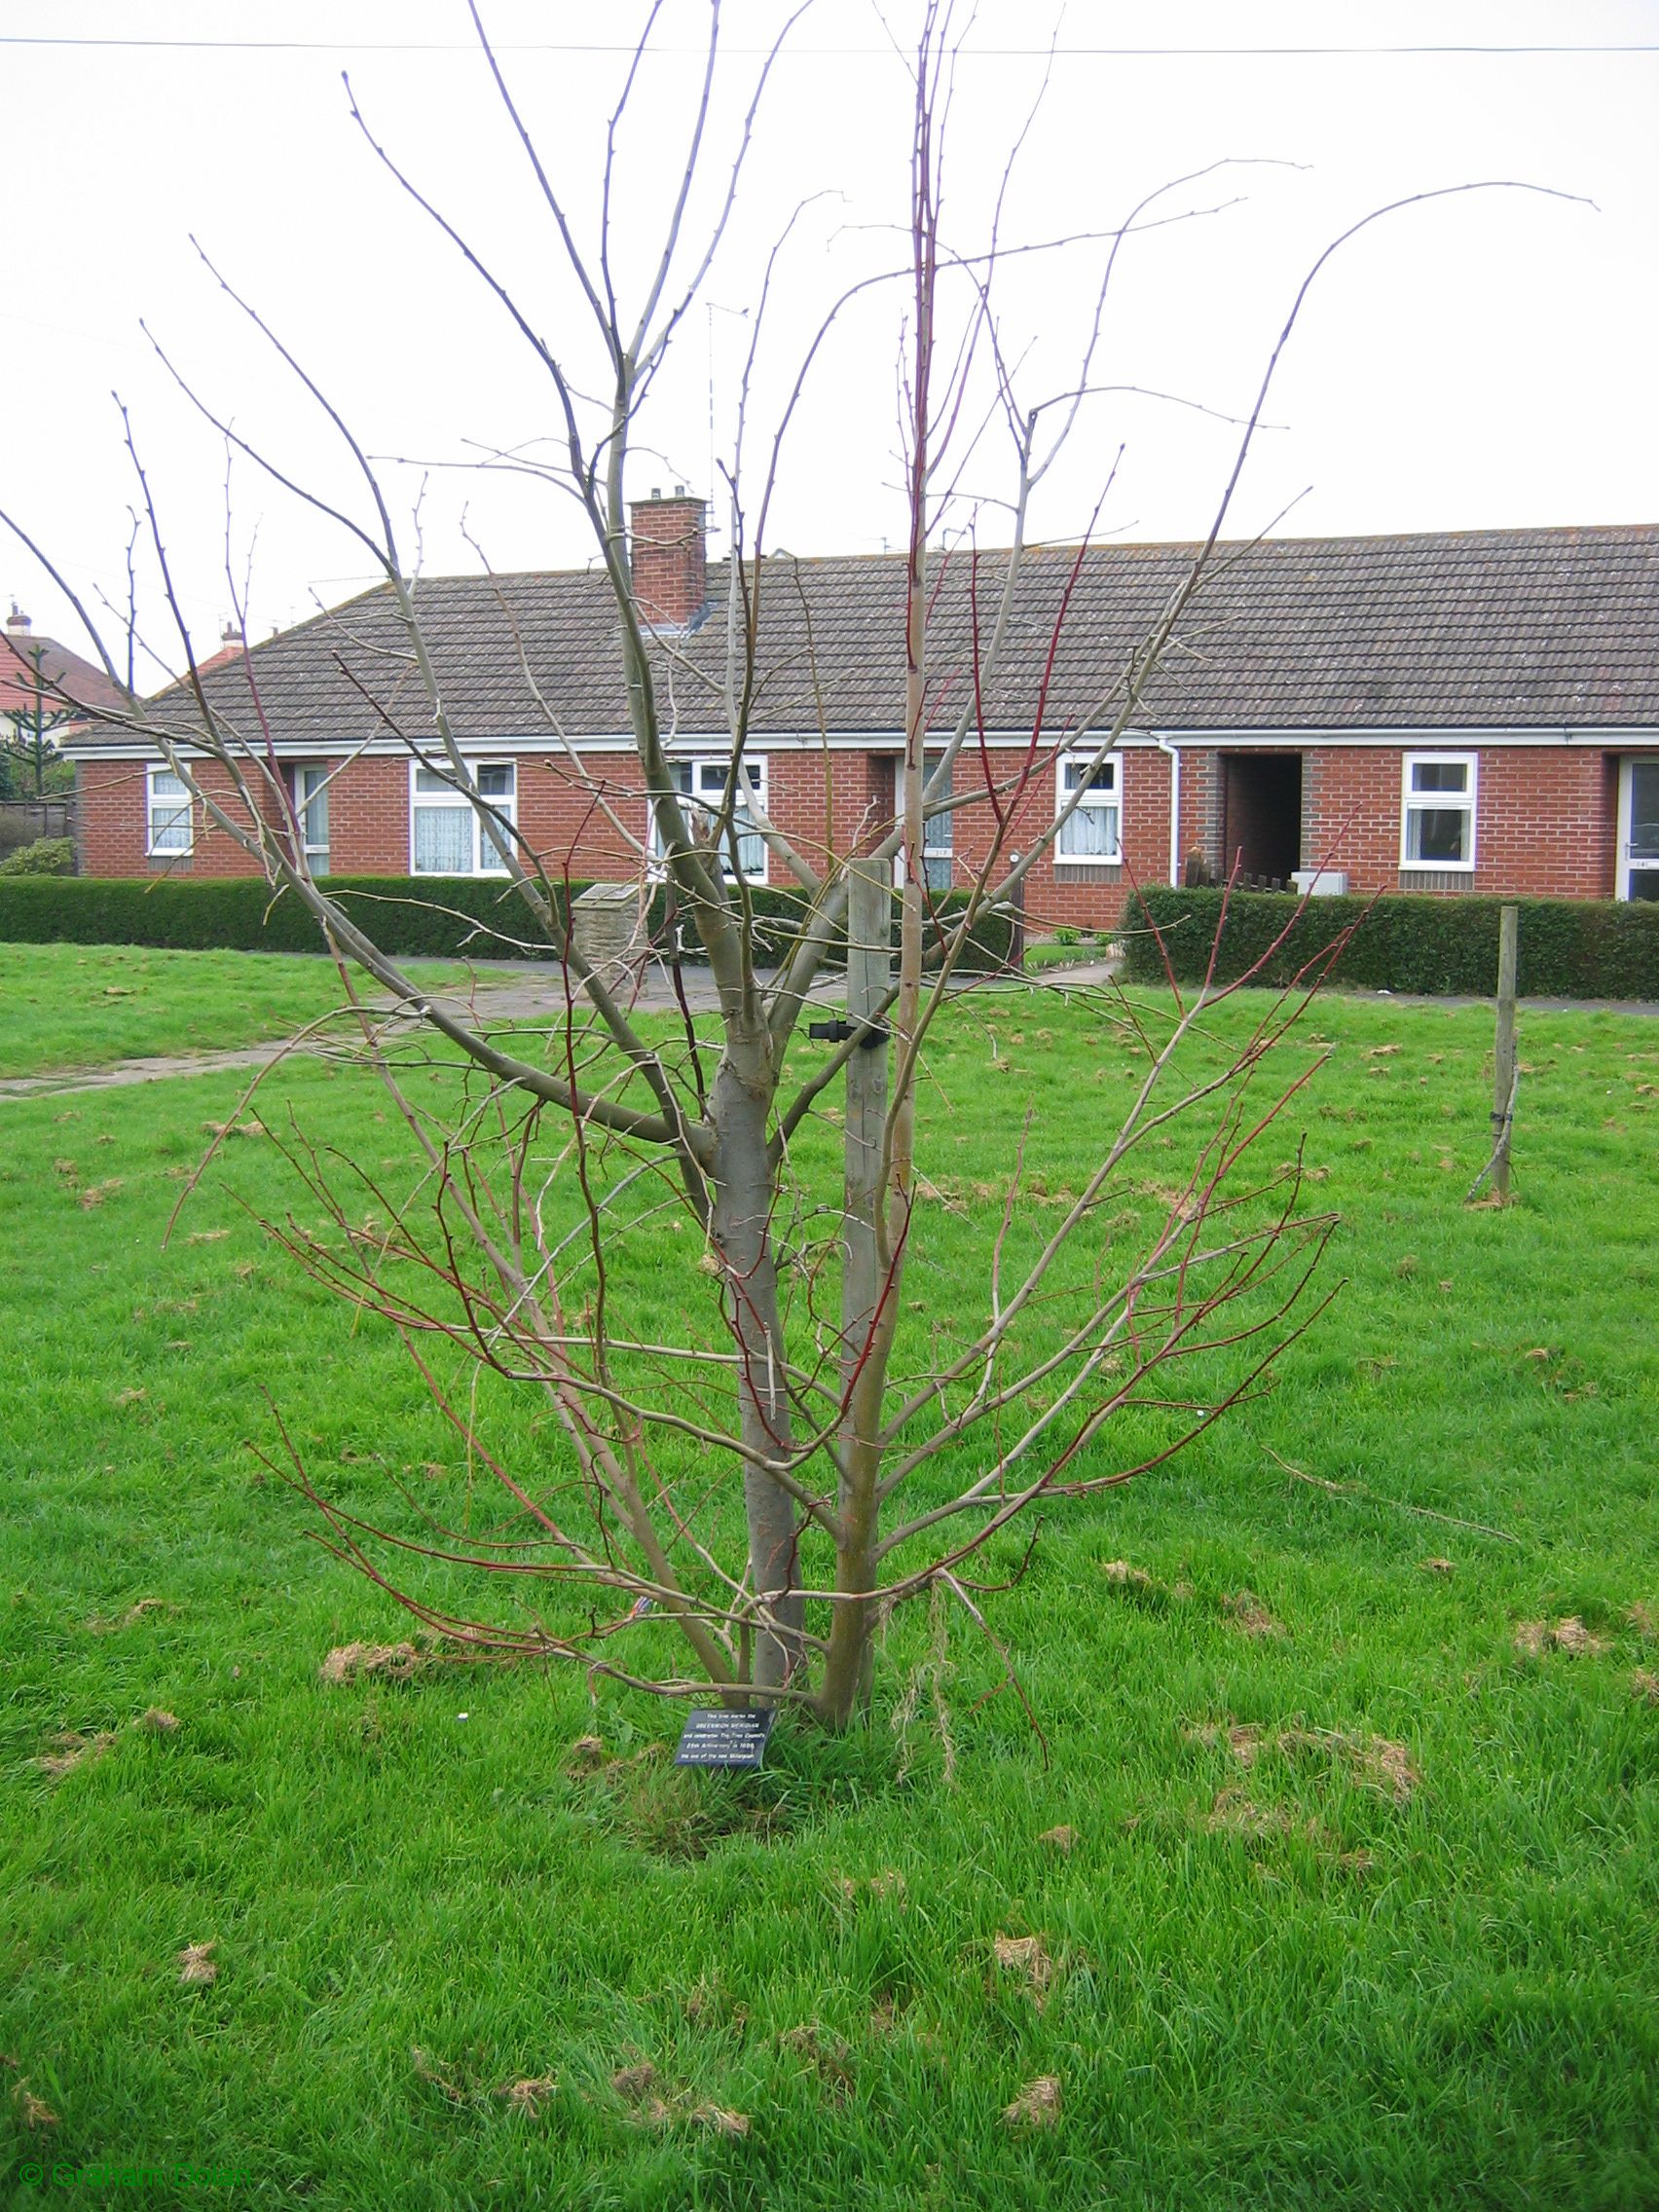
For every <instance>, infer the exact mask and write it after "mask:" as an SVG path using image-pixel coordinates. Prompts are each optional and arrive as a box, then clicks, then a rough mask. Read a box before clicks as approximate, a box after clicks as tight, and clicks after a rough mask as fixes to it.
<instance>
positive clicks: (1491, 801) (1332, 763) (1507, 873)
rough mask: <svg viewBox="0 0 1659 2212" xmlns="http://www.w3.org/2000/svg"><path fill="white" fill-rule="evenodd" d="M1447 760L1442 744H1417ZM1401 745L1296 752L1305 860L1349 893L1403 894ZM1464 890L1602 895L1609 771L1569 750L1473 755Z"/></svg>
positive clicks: (1613, 801)
mask: <svg viewBox="0 0 1659 2212" xmlns="http://www.w3.org/2000/svg"><path fill="white" fill-rule="evenodd" d="M1413 750H1419V751H1425V752H1426V751H1439V752H1452V751H1455V750H1456V748H1454V747H1451V746H1441V747H1420V748H1414V749H1413ZM1404 756H1405V749H1402V750H1401V751H1400V752H1398V753H1396V752H1393V751H1392V750H1388V749H1384V748H1383V747H1380V746H1379V747H1370V746H1365V747H1361V746H1353V747H1339V746H1326V747H1322V748H1318V749H1316V750H1310V751H1309V753H1308V755H1307V756H1305V758H1306V765H1305V768H1304V786H1303V809H1304V827H1303V848H1302V849H1303V861H1304V865H1305V866H1314V865H1315V864H1316V863H1318V862H1320V861H1326V860H1328V861H1329V865H1332V866H1337V867H1343V868H1346V870H1347V874H1348V880H1349V884H1350V886H1351V888H1352V889H1354V890H1355V891H1365V892H1371V891H1397V890H1399V888H1400V798H1401V781H1402V777H1403V774H1404V768H1403V761H1404ZM1476 756H1477V761H1478V769H1477V778H1476V792H1475V867H1474V873H1473V876H1472V877H1471V878H1469V879H1467V887H1468V889H1470V890H1471V891H1475V892H1485V893H1490V894H1493V895H1497V896H1514V897H1519V898H1533V899H1610V898H1611V897H1612V895H1613V888H1614V885H1613V868H1614V856H1615V849H1616V836H1615V831H1616V824H1617V791H1618V763H1617V760H1616V758H1614V757H1613V756H1611V755H1607V754H1604V753H1601V752H1599V751H1592V750H1591V749H1590V748H1588V747H1583V748H1581V747H1578V746H1566V745H1564V746H1559V747H1557V746H1509V747H1502V746H1492V747H1483V748H1479V749H1476Z"/></svg>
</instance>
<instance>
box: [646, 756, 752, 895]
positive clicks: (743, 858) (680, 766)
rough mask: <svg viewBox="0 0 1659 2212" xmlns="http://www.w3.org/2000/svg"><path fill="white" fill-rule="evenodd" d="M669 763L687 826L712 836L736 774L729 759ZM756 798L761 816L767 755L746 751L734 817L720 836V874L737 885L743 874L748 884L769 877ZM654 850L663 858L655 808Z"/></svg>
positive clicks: (694, 832)
mask: <svg viewBox="0 0 1659 2212" xmlns="http://www.w3.org/2000/svg"><path fill="white" fill-rule="evenodd" d="M670 766H671V768H672V770H673V774H674V788H675V790H676V791H677V792H679V793H680V794H681V800H682V807H683V811H684V815H685V826H686V828H687V829H688V830H690V832H691V834H692V836H694V837H697V838H702V839H710V838H712V837H713V836H714V834H715V825H716V822H717V820H718V818H719V810H720V805H721V803H722V801H723V800H724V797H725V788H726V778H727V776H728V775H729V774H730V773H731V762H730V760H729V759H725V760H722V759H719V758H716V757H712V756H711V757H709V758H706V759H699V760H675V761H672V762H671V763H670ZM745 784H747V786H748V791H747V792H746V791H745V790H744V785H745ZM751 802H753V804H754V805H755V806H756V807H757V808H758V809H759V811H760V812H761V813H762V814H763V813H764V812H765V811H766V760H765V756H764V755H755V754H746V755H745V756H744V762H743V774H742V776H741V777H740V778H739V781H738V790H737V802H736V805H735V806H734V807H733V809H732V817H733V819H732V821H731V824H730V825H729V826H728V828H727V830H726V832H725V834H724V835H723V836H722V837H721V838H720V840H719V852H720V873H721V875H722V876H723V877H724V879H725V880H726V882H727V883H735V882H736V881H737V880H738V877H739V876H740V875H741V877H742V878H743V880H744V882H745V883H764V882H765V880H766V840H765V838H764V837H762V836H761V834H760V832H759V830H756V829H755V828H754V827H753V825H752V817H751V814H750V805H751ZM734 833H735V835H734ZM734 842H735V844H736V847H737V865H736V866H735V867H734V866H733V865H732V846H733V843H734ZM651 851H652V853H653V855H654V856H655V857H656V858H657V859H658V860H660V859H661V858H662V843H661V840H660V838H659V836H658V834H657V822H656V815H655V813H654V811H653V813H652V816H651Z"/></svg>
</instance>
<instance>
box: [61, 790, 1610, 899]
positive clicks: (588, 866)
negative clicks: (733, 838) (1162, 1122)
mask: <svg viewBox="0 0 1659 2212" xmlns="http://www.w3.org/2000/svg"><path fill="white" fill-rule="evenodd" d="M1442 750H1452V749H1451V748H1443V749H1442ZM766 758H767V776H768V784H767V798H768V804H769V806H770V808H771V811H772V814H773V817H774V819H775V820H776V821H777V823H778V825H779V827H780V829H782V830H785V831H786V832H787V833H788V834H789V835H791V836H792V837H793V839H794V840H795V841H796V843H797V844H798V846H799V848H800V850H801V851H802V852H803V853H804V854H805V855H806V857H807V858H808V859H809V860H810V861H811V862H812V863H813V864H814V865H815V866H817V865H819V864H821V863H822V861H823V859H824V857H825V852H826V846H827V843H828V844H829V845H830V846H832V847H833V849H834V850H835V851H836V852H837V853H845V852H847V851H849V850H851V849H852V848H853V846H854V845H855V843H857V842H864V843H868V842H869V841H870V840H871V839H872V838H874V837H875V836H877V835H879V834H880V832H881V830H883V828H884V827H885V826H886V824H887V823H888V822H889V821H890V820H891V817H892V810H893V805H894V771H893V758H892V756H890V755H888V756H882V755H872V754H868V753H864V752H857V751H835V752H832V753H830V754H828V755H826V754H825V753H824V752H823V751H822V750H818V749H811V750H802V751H798V752H797V751H784V750H774V751H771V752H769V753H768V754H767V756H766ZM1401 760H1402V754H1401V753H1400V752H1396V751H1394V750H1393V749H1391V748H1383V747H1371V746H1364V747H1361V746H1354V747H1341V746H1325V747H1309V748H1308V749H1307V750H1306V751H1305V753H1304V755H1303V836H1302V860H1303V865H1304V866H1314V865H1315V864H1316V863H1321V862H1322V863H1324V864H1325V865H1327V866H1335V867H1340V868H1346V871H1347V874H1348V877H1349V881H1350V883H1351V885H1352V887H1353V888H1354V889H1355V890H1357V891H1365V892H1370V891H1378V890H1384V891H1385V890H1397V889H1398V888H1399V885H1400V866H1399V852H1400V783H1401V772H1402V770H1401ZM144 765H145V764H144V762H143V761H142V760H141V759H140V760H134V761H132V762H127V761H109V760H89V761H85V762H83V763H82V764H81V768H80V787H79V788H80V834H81V843H82V866H84V868H85V869H86V871H87V873H88V874H90V875H143V874H145V873H149V872H157V871H160V870H161V869H162V868H163V867H164V866H169V864H165V863H162V862H152V861H151V860H150V859H149V858H148V857H147V856H146V854H145V851H144V842H145V827H144V798H145V786H144ZM992 767H993V773H994V775H995V776H996V778H997V780H998V782H999V784H1003V783H1006V782H1007V781H1008V780H1009V779H1010V778H1012V777H1014V776H1016V774H1017V772H1018V767H1019V756H1018V755H1017V754H1015V753H1013V752H1012V751H1010V752H1002V751H999V752H998V753H996V754H994V755H993V756H992ZM201 774H202V776H203V782H204V784H206V786H207V788H209V789H213V790H216V791H220V792H223V793H225V794H226V797H227V801H228V803H230V804H231V805H232V806H233V808H240V801H238V800H235V799H234V798H233V796H232V793H231V786H230V780H229V778H228V777H227V776H226V775H225V773H224V771H223V770H221V769H218V768H216V767H215V766H214V765H213V764H212V763H210V762H208V763H204V764H203V768H202V770H201ZM979 777H980V770H979V764H978V756H977V752H976V751H975V750H974V749H973V748H972V747H969V748H965V750H964V752H963V754H962V756H960V759H959V763H958V768H957V776H956V790H957V793H958V795H959V796H961V797H963V798H965V799H966V798H967V794H969V793H972V792H973V791H974V790H975V789H976V786H977V783H978V781H979ZM1181 778H1182V786H1181V835H1180V855H1181V858H1182V859H1183V860H1184V859H1185V857H1186V856H1187V855H1188V854H1190V853H1193V852H1200V853H1202V854H1203V855H1204V856H1205V858H1206V859H1207V861H1208V863H1209V865H1210V866H1211V867H1212V868H1217V869H1219V868H1220V867H1221V866H1222V865H1223V855H1222V854H1221V852H1220V850H1219V843H1220V810H1221V802H1220V764H1219V759H1218V756H1217V755H1216V754H1215V753H1213V752H1209V751H1198V750H1195V749H1189V748H1186V747H1183V749H1182V754H1181ZM588 779H592V781H593V782H595V783H597V785H598V786H599V791H600V794H601V796H600V797H598V798H596V797H595V795H594V793H593V792H592V791H591V790H590V789H589V788H588V784H587V780H588ZM1004 803H1005V804H1006V805H1007V806H1008V807H1009V808H1010V810H1011V813H1012V821H1011V825H1010V828H1009V830H1008V833H1007V836H1006V838H1005V841H1004V848H1003V849H1004V851H1005V853H1006V852H1008V851H1011V850H1019V851H1026V850H1029V848H1030V846H1031V844H1032V843H1033V842H1034V840H1035V839H1036V837H1037V836H1038V835H1039V834H1040V833H1041V832H1042V830H1044V829H1045V828H1047V826H1048V825H1049V824H1050V823H1051V821H1052V819H1053V811H1054V770H1053V765H1052V761H1051V758H1050V757H1049V756H1046V755H1045V756H1043V757H1042V758H1041V759H1040V760H1039V761H1038V762H1037V763H1036V764H1035V765H1034V766H1033V768H1032V770H1031V773H1030V777H1029V781H1028V783H1027V785H1026V787H1025V789H1024V790H1023V791H1016V792H1011V793H1006V794H1005V799H1004ZM518 805H519V824H520V827H521V829H522V830H523V832H524V834H525V836H526V837H527V838H528V840H529V841H530V843H531V845H532V846H533V847H534V848H535V851H536V852H537V853H538V854H539V855H540V857H541V860H542V864H543V866H545V867H546V868H547V869H548V870H549V872H550V873H553V874H555V875H563V874H569V875H571V876H572V877H575V878H578V879H581V880H591V879H593V878H595V877H597V878H600V879H625V878H627V877H629V876H631V875H632V874H633V873H634V872H635V871H636V869H637V868H638V866H639V856H638V851H637V849H636V848H635V847H633V846H632V845H631V844H630V842H629V838H630V837H636V838H640V839H642V840H643V839H644V838H645V830H646V820H645V800H644V797H643V796H642V795H641V775H640V769H639V764H638V762H637V761H636V760H635V759H634V757H633V756H632V755H631V754H626V753H618V754H612V755H593V754H588V755H584V756H583V759H582V771H581V774H580V775H578V774H577V772H576V770H575V769H574V768H573V766H572V765H571V762H570V761H569V760H568V759H566V758H565V757H563V756H559V755H536V756H528V757H524V758H521V760H520V762H519V778H518ZM607 806H608V807H609V808H610V809H611V810H612V811H613V812H614V814H615V815H616V817H617V818H618V820H619V821H620V823H621V824H622V827H623V830H624V831H626V833H627V834H622V833H619V831H618V830H617V829H616V828H615V827H614V826H613V825H612V823H611V822H610V821H609V820H608V818H607V812H606V808H607ZM1616 813H1617V760H1616V758H1615V757H1614V756H1610V755H1605V754H1603V753H1602V752H1600V751H1595V750H1591V749H1589V748H1583V749H1580V748H1578V747H1576V746H1573V747H1568V746H1562V747H1559V748H1558V747H1526V748H1522V747H1512V748H1503V747H1496V748H1490V747H1489V748H1486V749H1484V750H1482V751H1481V752H1480V754H1479V781H1478V790H1477V801H1476V830H1475V852H1476V867H1475V872H1474V875H1473V878H1472V880H1471V881H1470V883H1469V886H1468V887H1469V888H1470V889H1472V890H1475V891H1480V892H1491V893H1502V894H1516V895H1522V896H1548V897H1569V898H1609V897H1611V896H1612V893H1613V889H1614V856H1615V829H1616ZM1123 819H1124V848H1125V851H1124V857H1125V864H1126V865H1125V866H1124V867H1123V868H1122V869H1121V870H1107V869H1097V870H1091V871H1088V872H1089V875H1090V877H1091V878H1092V879H1091V880H1080V876H1081V873H1082V871H1076V870H1072V869H1068V868H1064V867H1056V866H1055V865H1054V863H1053V860H1052V859H1051V857H1050V856H1048V855H1045V856H1044V857H1043V859H1041V860H1040V861H1039V862H1038V863H1037V865H1036V866H1035V867H1034V868H1033V869H1032V871H1031V874H1030V877H1029V879H1028V882H1027V888H1026V904H1027V910H1028V913H1029V917H1030V922H1031V926H1032V927H1033V928H1034V929H1046V928H1052V927H1054V926H1057V925H1061V924H1071V925H1073V926H1078V925H1082V926H1095V927H1099V926H1109V925H1110V924H1111V923H1113V922H1115V921H1116V920H1117V919H1118V918H1119V916H1120V915H1121V913H1122V911H1123V906H1124V900H1125V899H1126V897H1127V896H1128V893H1129V891H1130V889H1131V887H1132V884H1133V883H1135V882H1138V883H1141V884H1149V883H1162V882H1164V881H1166V880H1167V878H1168V871H1169V761H1168V758H1167V756H1165V755H1164V754H1162V753H1161V752H1158V751H1155V750H1153V749H1151V748H1140V747H1134V748H1130V749H1128V750H1127V751H1125V753H1124V759H1123ZM994 830H995V825H994V819H993V815H992V810H991V808H990V806H989V804H988V802H987V801H986V800H985V799H982V798H981V799H976V800H972V801H971V802H969V803H964V804H962V805H960V806H958V808H957V810H956V813H955V818H954V842H955V853H956V859H955V869H954V873H955V880H956V881H957V882H958V883H959V884H964V883H967V882H968V881H969V880H970V879H971V876H972V873H973V870H974V867H975V866H977V864H979V863H980V862H982V860H983V859H984V857H985V855H986V853H987V852H988V850H989V848H990V845H991V842H992V838H993V835H994ZM329 833H330V860H331V863H332V866H333V867H334V868H335V870H336V871H337V872H338V873H340V874H347V875H403V874H406V873H407V872H408V869H409V862H410V853H409V763H408V761H407V760H405V759H401V758H397V757H394V756H385V757H374V758H365V759H359V760H354V761H352V762H351V763H350V766H349V767H347V768H345V769H344V770H343V771H342V772H341V774H340V776H339V778H338V780H337V781H336V782H335V783H334V784H333V785H332V786H331V788H330V793H329ZM171 871H173V872H177V873H180V874H193V875H217V876H225V875H247V874H251V873H253V872H254V864H253V862H252V861H251V860H250V859H249V858H248V856H247V855H246V854H244V853H243V852H242V851H241V850H240V847H239V846H238V845H237V844H236V843H235V841H234V840H233V839H232V838H230V837H229V836H227V835H226V834H225V833H224V832H223V831H222V830H218V829H217V828H215V827H214V826H213V825H212V824H211V823H210V822H204V821H203V819H202V814H201V810H198V821H197V837H196V850H195V852H194V853H193V854H192V855H191V856H190V859H189V861H188V863H178V864H171ZM771 874H772V877H773V879H774V880H780V871H779V870H778V868H777V866H776V864H775V863H774V864H773V866H772V869H771ZM1103 878H1107V879H1108V880H1102V879H1103Z"/></svg>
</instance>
